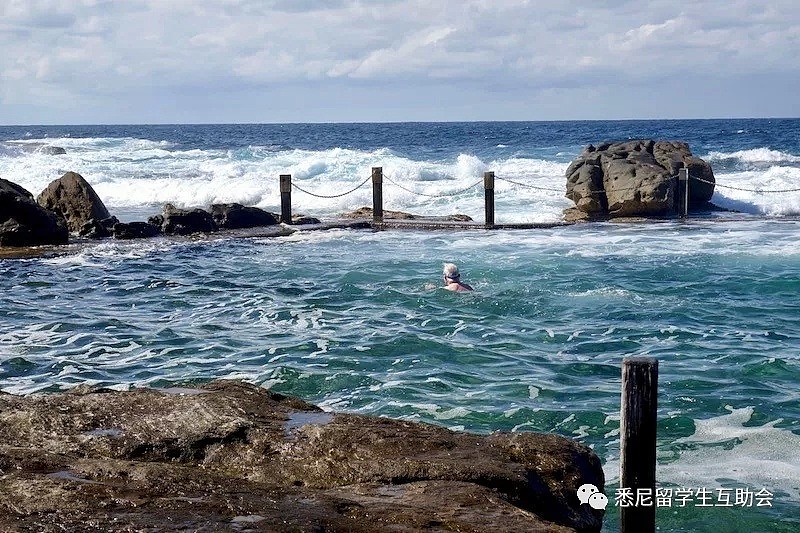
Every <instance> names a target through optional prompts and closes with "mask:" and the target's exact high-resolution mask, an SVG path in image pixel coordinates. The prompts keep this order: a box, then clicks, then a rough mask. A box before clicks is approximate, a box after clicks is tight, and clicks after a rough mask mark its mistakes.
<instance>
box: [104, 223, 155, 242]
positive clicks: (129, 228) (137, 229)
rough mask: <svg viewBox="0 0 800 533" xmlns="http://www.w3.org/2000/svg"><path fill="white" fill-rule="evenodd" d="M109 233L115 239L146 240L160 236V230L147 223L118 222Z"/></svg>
mask: <svg viewBox="0 0 800 533" xmlns="http://www.w3.org/2000/svg"><path fill="white" fill-rule="evenodd" d="M111 232H112V234H113V235H114V238H115V239H148V238H150V237H155V236H157V235H160V234H161V228H160V227H158V226H155V225H153V224H150V223H149V222H127V223H122V222H119V223H117V224H114V226H113V228H112V230H111Z"/></svg>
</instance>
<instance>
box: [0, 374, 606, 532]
mask: <svg viewBox="0 0 800 533" xmlns="http://www.w3.org/2000/svg"><path fill="white" fill-rule="evenodd" d="M0 471H2V474H3V475H2V476H0V508H1V509H3V513H0V529H2V530H8V529H36V530H48V531H49V530H51V529H54V528H55V527H60V528H63V529H67V530H73V529H75V528H79V529H80V528H84V527H86V526H87V525H91V524H97V525H102V527H103V528H105V529H106V530H118V531H119V530H124V531H129V530H137V531H138V530H150V529H159V528H161V529H163V528H164V525H165V524H170V525H171V526H170V527H172V526H175V527H177V526H178V525H179V526H180V529H182V530H198V529H202V530H208V531H220V530H226V531H227V530H231V529H236V528H239V527H243V526H248V527H253V528H256V529H258V530H262V531H323V530H324V531H356V532H367V531H384V530H392V531H415V530H422V529H433V530H437V531H487V532H496V531H600V527H601V525H602V516H603V513H602V512H601V511H595V510H593V509H591V508H590V507H589V506H588V505H581V504H580V502H579V501H578V499H577V495H576V490H577V488H578V487H579V486H581V485H582V484H584V483H592V484H594V485H596V486H598V487H600V488H602V487H603V484H604V479H603V471H602V468H601V465H600V461H599V459H598V457H597V456H596V455H595V454H594V452H592V450H590V449H589V448H587V447H586V446H583V445H580V444H578V443H576V442H574V441H571V440H569V439H566V438H562V437H557V436H554V435H542V434H534V433H514V434H492V435H489V436H479V435H471V434H468V433H457V432H452V431H449V430H447V429H444V428H441V427H438V426H432V425H427V424H417V423H412V422H401V421H395V420H389V419H386V418H377V417H367V416H358V415H348V414H332V413H324V412H322V411H321V410H319V409H318V408H316V407H315V406H313V405H311V404H308V403H305V402H303V401H301V400H298V399H295V398H290V397H286V396H282V395H280V394H276V393H272V392H270V391H267V390H264V389H260V388H257V387H255V386H252V385H247V384H242V383H236V382H230V381H218V382H213V383H210V384H208V385H205V386H203V387H201V388H200V389H180V390H169V389H167V390H163V391H158V390H152V389H136V390H133V391H130V392H116V391H110V390H107V389H97V390H89V389H86V388H78V389H75V390H73V391H71V392H68V393H62V394H42V395H32V396H29V397H18V396H12V395H2V394H0Z"/></svg>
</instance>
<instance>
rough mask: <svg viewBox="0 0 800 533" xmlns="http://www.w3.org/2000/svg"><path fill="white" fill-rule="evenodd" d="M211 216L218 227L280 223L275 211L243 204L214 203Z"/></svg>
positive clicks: (245, 226) (253, 226)
mask: <svg viewBox="0 0 800 533" xmlns="http://www.w3.org/2000/svg"><path fill="white" fill-rule="evenodd" d="M211 217H212V218H213V219H214V222H215V223H216V224H217V226H218V227H220V228H225V229H239V228H255V227H259V226H273V225H275V224H277V223H278V217H276V216H275V215H274V214H273V213H268V212H266V211H264V210H263V209H259V208H257V207H246V206H243V205H242V204H213V205H212V206H211Z"/></svg>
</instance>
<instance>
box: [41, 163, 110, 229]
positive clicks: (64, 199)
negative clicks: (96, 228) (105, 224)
mask: <svg viewBox="0 0 800 533" xmlns="http://www.w3.org/2000/svg"><path fill="white" fill-rule="evenodd" d="M36 201H37V202H39V205H41V206H42V207H44V208H45V209H49V210H50V211H53V212H55V213H58V214H59V215H61V216H62V217H64V220H66V221H67V227H68V228H69V230H70V231H72V232H75V233H77V232H79V231H81V228H83V225H84V224H86V223H87V222H89V221H90V220H92V219H95V220H103V219H106V218H109V217H110V216H111V214H110V213H109V212H108V209H106V206H105V205H104V204H103V201H102V200H101V199H100V197H99V196H97V193H96V192H94V189H93V188H92V186H91V185H89V183H88V182H87V181H86V180H85V179H83V176H81V175H80V174H77V173H75V172H67V173H66V174H64V175H63V176H61V177H60V178H58V179H57V180H55V181H53V182H52V183H50V185H48V186H47V188H46V189H45V190H44V191H42V193H41V194H40V195H39V197H38V198H37V199H36Z"/></svg>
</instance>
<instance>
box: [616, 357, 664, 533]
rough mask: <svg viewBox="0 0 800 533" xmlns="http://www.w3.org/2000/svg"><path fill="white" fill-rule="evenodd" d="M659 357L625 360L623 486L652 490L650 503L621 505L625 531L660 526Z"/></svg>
mask: <svg viewBox="0 0 800 533" xmlns="http://www.w3.org/2000/svg"><path fill="white" fill-rule="evenodd" d="M657 396H658V361H657V360H655V359H653V358H651V357H631V358H627V359H624V360H623V361H622V407H621V409H620V431H619V439H620V481H619V486H620V489H630V491H631V493H632V497H633V500H634V503H637V502H636V499H637V498H636V495H637V490H638V489H645V491H647V490H649V491H650V492H649V494H650V495H651V498H650V500H649V502H650V505H649V506H646V505H641V502H638V503H640V504H639V505H631V506H620V532H621V533H634V532H635V533H648V532H653V531H655V528H656V505H655V488H656V429H657V428H656V426H657V407H658V402H657Z"/></svg>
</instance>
